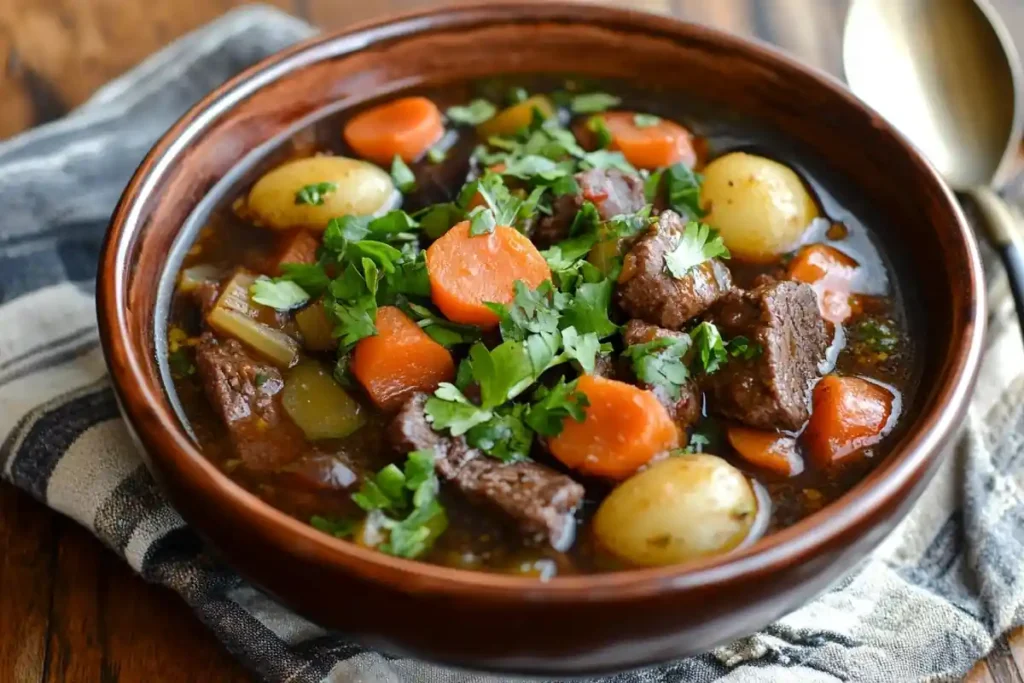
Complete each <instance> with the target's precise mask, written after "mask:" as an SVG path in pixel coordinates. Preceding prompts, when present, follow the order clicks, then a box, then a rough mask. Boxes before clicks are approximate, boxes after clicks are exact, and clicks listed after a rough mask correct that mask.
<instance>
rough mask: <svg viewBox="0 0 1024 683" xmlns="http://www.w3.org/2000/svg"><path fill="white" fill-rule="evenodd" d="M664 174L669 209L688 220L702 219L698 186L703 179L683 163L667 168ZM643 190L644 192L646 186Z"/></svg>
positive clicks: (702, 213)
mask: <svg viewBox="0 0 1024 683" xmlns="http://www.w3.org/2000/svg"><path fill="white" fill-rule="evenodd" d="M660 173H661V172H660V171H659V174H660ZM664 174H665V185H666V190H667V191H668V206H669V208H670V209H672V210H673V211H675V212H676V213H678V214H679V215H680V216H682V217H683V218H686V219H689V220H696V219H698V218H702V217H703V216H704V210H703V209H702V208H701V206H700V186H701V183H703V181H704V179H703V178H702V177H701V176H700V175H699V174H698V173H695V172H694V171H693V169H691V168H690V167H689V166H687V165H686V164H683V163H677V164H673V165H671V166H669V167H668V168H666V169H664ZM651 178H652V179H653V178H654V176H653V175H652V176H651ZM644 190H645V192H646V190H647V188H646V186H645V187H644ZM648 201H652V200H648Z"/></svg>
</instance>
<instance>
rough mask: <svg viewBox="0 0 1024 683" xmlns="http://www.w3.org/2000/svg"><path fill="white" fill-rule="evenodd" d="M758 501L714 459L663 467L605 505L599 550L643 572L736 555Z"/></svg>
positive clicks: (597, 525)
mask: <svg viewBox="0 0 1024 683" xmlns="http://www.w3.org/2000/svg"><path fill="white" fill-rule="evenodd" d="M756 517H757V498H756V496H755V495H754V490H753V488H752V487H751V485H750V482H749V481H748V480H747V478H746V476H744V475H743V473H742V472H740V471H739V470H737V469H736V468H735V467H733V466H732V465H730V464H729V463H727V462H726V461H725V460H722V459H721V458H719V457H716V456H714V455H706V454H702V453H697V454H694V455H683V456H678V457H671V458H666V459H665V460H662V461H661V462H658V463H656V464H654V465H653V466H651V467H650V469H647V470H645V471H643V472H640V473H638V474H635V475H633V476H632V477H631V478H629V479H627V480H626V481H625V482H624V483H623V484H622V485H621V486H619V487H618V488H616V489H615V490H614V491H612V492H611V494H610V495H609V496H608V497H607V498H605V500H604V502H603V503H601V507H600V508H598V510H597V514H596V515H595V516H594V527H593V528H594V533H595V534H596V536H597V540H598V542H599V543H600V544H601V545H602V546H604V547H605V548H606V549H607V550H609V551H611V552H612V553H613V554H615V555H617V556H618V557H620V558H622V559H624V560H627V561H629V562H632V563H633V564H638V565H648V566H654V565H666V564H677V563H679V562H686V561H688V560H693V559H696V558H699V557H705V556H708V555H715V554H718V553H724V552H726V551H728V550H732V549H733V548H735V547H736V546H737V545H739V544H740V543H741V542H742V541H743V539H745V538H746V537H747V535H748V534H749V533H750V529H751V526H752V525H753V522H754V519H755V518H756Z"/></svg>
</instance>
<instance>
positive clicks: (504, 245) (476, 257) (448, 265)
mask: <svg viewBox="0 0 1024 683" xmlns="http://www.w3.org/2000/svg"><path fill="white" fill-rule="evenodd" d="M427 275H428V276H429V277H430V297H431V299H433V301H434V304H435V305H436V306H437V307H438V308H439V309H441V312H442V313H444V315H445V317H446V318H448V319H449V320H453V321H455V322H458V323H466V324H469V325H479V326H480V327H484V328H490V327H494V326H496V325H497V324H498V316H497V315H495V313H494V312H493V311H491V310H490V309H489V308H487V306H485V305H484V303H485V302H494V303H501V304H507V303H511V301H512V299H513V297H514V295H515V283H516V280H522V281H523V282H524V283H525V284H526V285H527V286H528V287H530V289H535V288H536V287H537V286H538V285H540V284H541V283H542V282H544V281H545V280H549V279H551V269H550V268H548V264H547V262H546V261H545V260H544V257H543V256H541V255H540V252H539V251H537V247H535V246H533V243H532V242H531V241H530V240H529V239H528V238H526V237H525V236H523V235H522V234H521V233H520V232H519V231H518V230H516V229H515V228H510V227H508V226H505V225H499V226H497V227H495V228H494V232H491V233H488V234H484V235H470V234H469V221H463V222H461V223H459V224H458V225H456V226H454V227H453V228H451V229H450V230H449V231H448V232H446V233H445V234H444V235H442V236H441V237H440V239H438V240H437V241H435V242H434V243H433V244H431V245H430V247H428V248H427Z"/></svg>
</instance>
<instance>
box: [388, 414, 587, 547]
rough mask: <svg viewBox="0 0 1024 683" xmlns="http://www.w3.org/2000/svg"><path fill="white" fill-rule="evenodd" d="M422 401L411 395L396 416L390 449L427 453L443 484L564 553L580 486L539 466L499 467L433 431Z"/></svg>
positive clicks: (457, 440) (572, 528) (516, 464)
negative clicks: (501, 515) (495, 511)
mask: <svg viewBox="0 0 1024 683" xmlns="http://www.w3.org/2000/svg"><path fill="white" fill-rule="evenodd" d="M427 398H428V397H427V395H426V394H418V395H416V396H414V397H412V398H411V399H409V401H408V402H407V403H406V404H405V406H403V407H402V409H401V410H400V411H399V412H398V415H396V416H395V419H394V422H393V423H392V428H391V441H392V445H393V446H394V448H395V449H396V450H397V451H399V452H401V453H408V452H410V451H415V450H421V449H428V450H431V449H432V450H433V451H434V453H435V457H436V468H437V473H438V475H439V476H440V477H441V479H442V480H444V481H446V482H448V483H450V484H452V485H454V486H455V488H457V489H458V490H459V491H461V492H462V494H463V495H465V496H466V497H467V498H468V499H469V500H471V501H474V502H478V503H482V504H485V505H487V506H489V507H491V508H493V509H495V510H497V511H499V512H501V513H503V514H504V515H505V516H507V517H508V518H510V519H511V520H512V522H513V523H514V524H515V525H516V526H517V527H518V529H519V530H520V532H521V533H523V535H525V536H527V537H528V538H536V539H539V540H543V541H545V542H547V543H550V544H551V545H552V546H553V547H554V548H556V549H559V550H564V549H565V548H566V547H567V546H568V544H570V543H571V542H572V538H573V533H574V531H575V525H576V520H575V517H574V513H575V511H576V508H577V507H579V504H580V502H581V501H582V500H583V487H582V486H581V485H579V484H578V483H576V482H575V481H573V480H572V479H570V478H569V477H567V476H565V475H564V474H560V473H558V472H556V471H554V470H552V469H550V468H548V467H545V466H544V465H541V464H539V463H535V462H531V461H523V462H514V463H503V462H501V461H500V460H496V459H495V458H491V457H489V456H485V455H483V454H482V453H480V452H479V451H478V450H476V449H475V448H470V446H469V445H468V444H467V443H466V440H465V439H464V438H462V437H461V436H460V437H449V436H444V435H442V434H439V433H437V432H435V431H434V430H433V429H431V427H430V424H429V423H428V422H427V419H426V414H425V413H424V410H423V409H424V406H425V404H426V401H427Z"/></svg>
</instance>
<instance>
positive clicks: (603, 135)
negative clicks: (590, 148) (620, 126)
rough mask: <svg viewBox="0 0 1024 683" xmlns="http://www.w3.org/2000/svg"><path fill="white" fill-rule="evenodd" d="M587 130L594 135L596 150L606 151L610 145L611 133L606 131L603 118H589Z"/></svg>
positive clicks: (606, 127) (606, 126)
mask: <svg viewBox="0 0 1024 683" xmlns="http://www.w3.org/2000/svg"><path fill="white" fill-rule="evenodd" d="M587 130H589V131H590V132H591V133H593V134H594V142H595V143H597V148H598V149H606V148H607V147H608V146H609V145H610V144H612V132H611V131H610V130H608V125H607V124H606V123H605V120H604V117H603V116H591V117H590V119H589V120H588V121H587Z"/></svg>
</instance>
